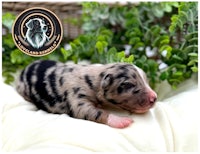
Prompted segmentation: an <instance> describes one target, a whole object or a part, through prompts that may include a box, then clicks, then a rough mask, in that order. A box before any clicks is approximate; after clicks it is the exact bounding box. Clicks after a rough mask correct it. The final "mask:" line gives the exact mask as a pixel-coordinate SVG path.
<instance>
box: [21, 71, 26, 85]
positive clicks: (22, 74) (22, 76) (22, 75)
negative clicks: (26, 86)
mask: <svg viewBox="0 0 200 154" xmlns="http://www.w3.org/2000/svg"><path fill="white" fill-rule="evenodd" d="M24 71H25V70H23V71H22V72H21V74H20V81H21V82H23V81H24V80H23V78H24Z"/></svg>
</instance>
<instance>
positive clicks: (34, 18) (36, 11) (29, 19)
mask: <svg viewBox="0 0 200 154" xmlns="http://www.w3.org/2000/svg"><path fill="white" fill-rule="evenodd" d="M12 35H13V40H14V42H15V44H16V46H17V47H18V48H19V49H20V50H21V51H22V52H24V53H25V54H28V55H30V56H44V55H47V54H49V53H51V52H53V51H54V50H55V49H56V48H57V47H58V45H59V44H60V42H61V40H62V36H63V29H62V25H61V22H60V20H59V19H58V17H57V16H56V15H55V14H54V13H53V12H51V11H49V10H47V9H45V8H41V7H34V8H30V9H27V10H25V11H23V12H22V13H21V14H20V15H19V16H18V17H17V19H16V20H15V22H14V25H13V29H12Z"/></svg>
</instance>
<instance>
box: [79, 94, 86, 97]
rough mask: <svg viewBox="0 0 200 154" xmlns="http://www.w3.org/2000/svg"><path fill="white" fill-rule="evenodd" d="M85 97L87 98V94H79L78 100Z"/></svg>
mask: <svg viewBox="0 0 200 154" xmlns="http://www.w3.org/2000/svg"><path fill="white" fill-rule="evenodd" d="M84 97H86V95H85V94H78V98H84Z"/></svg>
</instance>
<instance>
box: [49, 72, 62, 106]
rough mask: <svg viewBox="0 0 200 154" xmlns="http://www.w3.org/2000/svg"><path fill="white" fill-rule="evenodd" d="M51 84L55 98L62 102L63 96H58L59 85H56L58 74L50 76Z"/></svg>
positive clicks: (53, 73)
mask: <svg viewBox="0 0 200 154" xmlns="http://www.w3.org/2000/svg"><path fill="white" fill-rule="evenodd" d="M48 80H49V84H50V87H51V89H52V92H53V94H54V95H55V98H56V100H57V101H58V102H62V96H60V95H59V94H58V90H57V88H56V87H57V85H56V74H55V72H54V71H53V72H52V73H51V74H50V75H49V76H48Z"/></svg>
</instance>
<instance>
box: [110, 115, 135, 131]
mask: <svg viewBox="0 0 200 154" xmlns="http://www.w3.org/2000/svg"><path fill="white" fill-rule="evenodd" d="M131 123H133V120H132V119H131V118H128V117H119V116H116V115H113V114H109V116H108V121H107V125H109V126H110V127H114V128H125V127H128V126H129V125H130V124H131Z"/></svg>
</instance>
